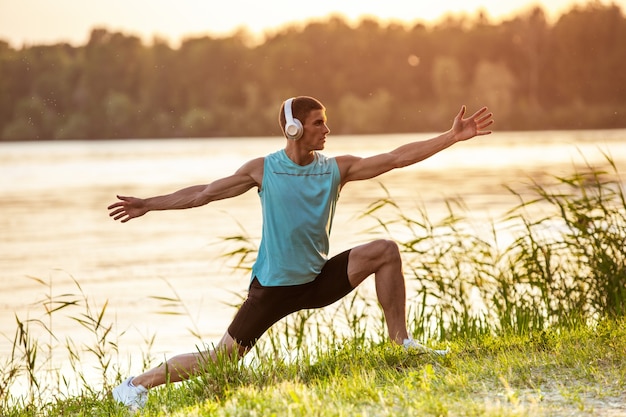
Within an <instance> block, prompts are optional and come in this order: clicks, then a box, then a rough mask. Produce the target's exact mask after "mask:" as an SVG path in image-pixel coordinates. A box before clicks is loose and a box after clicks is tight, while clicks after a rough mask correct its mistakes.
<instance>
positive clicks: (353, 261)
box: [348, 239, 409, 345]
mask: <svg viewBox="0 0 626 417" xmlns="http://www.w3.org/2000/svg"><path fill="white" fill-rule="evenodd" d="M372 274H374V279H375V282H376V295H377V297H378V302H379V303H380V305H381V307H382V309H383V313H384V314H385V320H386V321H387V329H388V331H389V338H390V339H391V340H393V341H394V342H395V343H397V344H399V345H401V344H403V342H404V340H405V339H408V337H409V335H408V331H407V328H406V289H405V286H404V275H403V274H402V259H401V257H400V251H399V250H398V245H397V244H396V243H395V242H393V241H391V240H382V239H381V240H376V241H374V242H370V243H366V244H364V245H361V246H357V247H355V248H353V249H352V250H351V251H350V257H349V258H348V280H349V281H350V284H351V285H352V286H353V287H355V288H356V287H357V286H358V285H359V284H360V283H361V282H363V281H364V280H365V278H367V277H368V276H370V275H372Z"/></svg>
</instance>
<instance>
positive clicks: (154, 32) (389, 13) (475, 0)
mask: <svg viewBox="0 0 626 417" xmlns="http://www.w3.org/2000/svg"><path fill="white" fill-rule="evenodd" d="M588 1H590V0H313V1H310V2H306V1H297V0H290V1H288V0H266V1H259V0H226V1H224V2H219V3H217V2H215V1H211V0H106V1H105V0H0V39H2V40H4V41H8V42H9V44H11V46H13V47H17V48H19V47H22V46H29V45H34V44H51V43H59V42H69V43H71V44H73V45H82V44H85V43H86V42H87V40H88V39H89V34H90V32H91V30H92V29H93V28H94V27H99V28H106V29H108V30H109V31H120V32H123V33H125V34H127V35H135V36H139V37H141V38H142V39H143V40H144V41H147V42H149V41H150V40H152V39H153V38H154V37H155V36H157V37H159V38H161V39H164V40H167V41H168V42H169V43H170V44H171V45H173V46H176V45H177V44H179V43H180V41H181V40H182V39H184V38H186V37H191V36H199V35H206V34H208V35H212V36H216V35H229V34H231V33H233V31H235V30H237V29H241V28H246V29H247V30H248V31H249V32H250V33H251V34H253V35H262V34H263V33H264V32H265V31H268V30H269V31H271V30H273V29H278V28H280V27H282V26H284V25H285V24H289V23H298V22H306V21H307V20H309V19H319V18H325V17H327V16H329V15H331V14H339V15H342V16H344V17H345V18H347V19H348V20H350V21H358V19H360V18H362V17H363V16H368V17H376V18H379V19H381V20H382V21H384V22H388V21H391V20H393V21H400V22H407V23H411V22H415V21H422V22H433V21H436V20H438V19H440V18H441V17H442V16H444V15H446V14H449V13H453V14H460V13H466V14H470V15H473V14H475V13H476V12H477V11H478V10H483V11H485V12H486V13H487V16H489V17H490V18H491V19H494V20H496V21H497V20H498V19H502V18H507V17H510V16H512V15H515V14H518V13H520V12H522V11H525V10H528V9H529V8H531V7H532V6H534V5H539V6H541V7H542V8H543V9H544V10H545V11H546V12H547V14H548V17H549V18H550V19H554V18H556V17H557V16H558V15H559V14H561V13H562V12H564V11H567V10H570V8H571V7H573V6H574V5H576V4H586V3H588ZM591 1H593V0H591ZM601 3H604V4H610V3H614V4H618V5H619V6H620V7H621V8H622V10H625V11H626V0H613V1H611V0H601Z"/></svg>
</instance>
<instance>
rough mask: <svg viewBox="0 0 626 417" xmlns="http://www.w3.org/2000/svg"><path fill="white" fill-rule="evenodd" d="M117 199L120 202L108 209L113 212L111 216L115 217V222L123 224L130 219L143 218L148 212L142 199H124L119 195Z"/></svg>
mask: <svg viewBox="0 0 626 417" xmlns="http://www.w3.org/2000/svg"><path fill="white" fill-rule="evenodd" d="M117 198H119V199H120V201H118V202H117V203H113V204H111V205H110V206H109V207H107V209H108V210H113V211H111V212H110V213H109V216H111V217H113V219H114V220H121V221H122V223H126V222H127V221H129V220H130V219H134V218H135V217H141V216H143V215H144V214H146V213H147V212H148V208H147V207H146V203H145V201H144V200H143V199H141V198H136V197H124V196H121V195H118V196H117Z"/></svg>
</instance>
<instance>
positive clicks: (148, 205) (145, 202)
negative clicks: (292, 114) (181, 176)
mask: <svg viewBox="0 0 626 417" xmlns="http://www.w3.org/2000/svg"><path fill="white" fill-rule="evenodd" d="M262 177H263V158H257V159H254V160H252V161H250V162H248V163H246V164H245V165H243V166H242V167H241V168H239V169H238V170H237V172H235V173H234V174H233V175H231V176H228V177H224V178H221V179H219V180H216V181H214V182H212V183H210V184H203V185H193V186H191V187H186V188H183V189H180V190H178V191H175V192H173V193H171V194H165V195H161V196H156V197H150V198H137V197H127V196H117V198H118V199H119V201H117V202H116V203H113V204H111V205H110V206H109V207H108V210H111V212H110V213H109V216H111V217H113V219H114V220H121V222H122V223H126V222H127V221H128V220H131V219H134V218H136V217H140V216H143V215H144V214H146V213H147V212H149V211H155V210H179V209H187V208H192V207H199V206H203V205H205V204H208V203H210V202H212V201H217V200H223V199H225V198H231V197H236V196H238V195H241V194H243V193H245V192H246V191H248V190H249V189H251V188H253V187H255V186H257V187H260V186H261V179H262Z"/></svg>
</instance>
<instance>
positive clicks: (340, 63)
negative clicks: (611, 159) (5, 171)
mask: <svg viewBox="0 0 626 417" xmlns="http://www.w3.org/2000/svg"><path fill="white" fill-rule="evenodd" d="M122 3H123V2H118V1H113V2H107V3H106V4H104V3H103V4H98V5H93V4H91V3H88V2H80V3H78V2H72V1H68V0H62V1H56V2H46V1H41V0H27V1H23V2H9V1H8V0H2V1H1V2H0V138H1V139H2V140H4V141H21V140H58V139H113V138H116V139H117V138H173V137H205V138H206V137H242V136H245V137H250V136H271V135H279V134H280V130H279V128H278V125H277V122H276V120H277V108H278V105H279V104H280V102H281V101H282V100H284V98H285V97H288V96H291V95H300V94H303V95H312V96H315V97H317V98H319V99H321V100H322V102H323V103H325V105H326V106H327V108H328V109H329V113H328V116H329V124H330V127H331V129H332V131H333V133H334V134H373V133H403V132H430V131H440V130H441V129H442V128H447V126H448V124H449V121H450V119H451V115H454V113H456V111H457V110H458V107H459V105H460V104H468V105H469V106H470V107H476V106H482V105H487V106H489V107H490V108H492V109H493V110H495V111H496V112H497V126H498V129H499V130H500V131H503V130H554V129H606V128H624V127H626V71H624V70H623V69H624V68H626V48H625V47H624V42H625V41H626V18H625V16H624V3H625V2H624V1H621V2H604V1H602V2H601V1H589V2H575V1H567V0H563V1H544V2H535V3H527V2H526V1H525V0H524V1H519V2H516V1H509V2H489V1H483V2H471V1H469V2H468V1H466V2H462V4H461V2H458V1H452V0H450V1H439V2H437V4H436V5H430V6H426V5H423V4H422V5H420V4H418V5H413V4H410V2H401V1H390V2H351V1H346V2H341V3H345V4H344V5H343V6H341V5H339V6H338V5H334V4H333V5H331V4H330V3H335V2H325V1H321V2H319V4H318V3H317V2H316V4H312V5H310V7H309V6H307V7H299V8H294V7H293V5H290V4H289V3H288V2H283V1H275V2H270V3H269V4H263V5H260V4H257V3H254V2H246V1H234V2H229V4H223V5H222V4H220V6H219V7H218V6H210V5H209V6H207V5H204V4H199V3H203V2H192V1H185V2H182V3H181V4H179V5H178V4H177V5H176V6H172V5H171V4H170V2H164V1H150V2H148V1H143V0H142V1H136V2H133V3H132V4H130V5H124V4H122ZM383 3H384V4H383ZM420 3H421V2H420ZM383 6H385V7H383Z"/></svg>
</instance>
